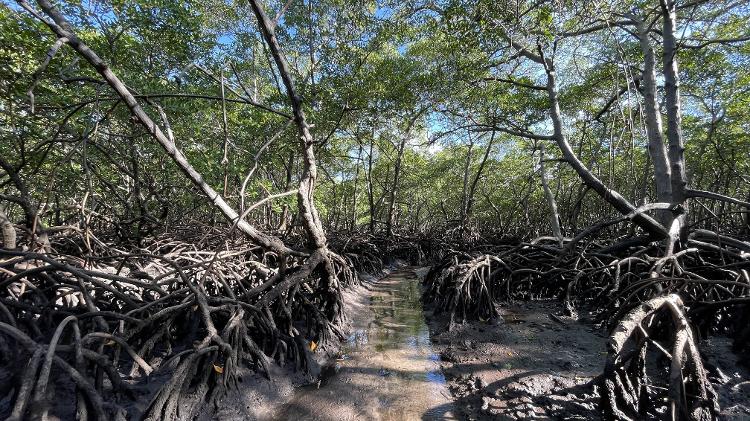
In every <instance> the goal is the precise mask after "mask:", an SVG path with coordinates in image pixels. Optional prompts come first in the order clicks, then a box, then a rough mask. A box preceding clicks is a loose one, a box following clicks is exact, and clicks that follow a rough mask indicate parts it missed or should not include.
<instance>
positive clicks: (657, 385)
mask: <svg viewBox="0 0 750 421" xmlns="http://www.w3.org/2000/svg"><path fill="white" fill-rule="evenodd" d="M684 310H685V308H684V305H683V303H682V300H681V299H680V297H679V296H678V295H676V294H670V295H666V296H661V297H656V298H653V299H651V300H649V301H647V302H645V303H643V304H642V305H640V306H639V307H637V308H635V309H634V310H632V311H631V312H630V313H628V314H627V315H626V316H625V317H624V318H623V319H622V320H620V321H619V322H618V324H617V326H616V327H615V329H614V330H613V332H612V336H611V338H610V340H609V342H608V357H607V365H606V368H605V372H604V376H603V398H602V406H603V408H602V409H603V411H604V414H605V416H606V417H607V418H608V419H617V420H636V419H644V418H649V417H660V416H662V415H661V414H665V413H666V414H668V418H669V419H672V420H680V419H685V420H711V419H715V418H716V415H717V413H718V411H719V404H718V401H717V397H716V393H715V392H714V390H713V387H712V386H711V383H710V382H709V381H708V379H707V378H706V372H705V370H704V368H703V364H702V361H701V357H700V353H699V352H698V348H697V346H696V342H695V338H694V335H693V331H692V329H691V327H690V324H689V323H688V320H687V318H686V317H685V311H684ZM668 343H671V344H672V347H671V348H669V347H668V346H667V344H668ZM665 360H666V361H669V364H668V367H669V368H668V373H665V372H664V371H663V367H661V362H662V361H665ZM665 402H666V404H665Z"/></svg>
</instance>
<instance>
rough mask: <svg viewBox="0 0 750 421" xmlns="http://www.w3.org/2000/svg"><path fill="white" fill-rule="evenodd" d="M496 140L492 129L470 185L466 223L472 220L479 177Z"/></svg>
mask: <svg viewBox="0 0 750 421" xmlns="http://www.w3.org/2000/svg"><path fill="white" fill-rule="evenodd" d="M494 141H495V131H494V130H493V131H492V134H491V135H490V140H489V142H487V148H486V149H485V150H484V156H483V157H482V162H480V163H479V168H477V172H476V174H474V180H473V181H472V182H471V185H470V186H469V194H468V197H467V200H466V215H465V217H466V220H465V222H464V223H465V224H468V223H469V222H470V221H471V212H472V210H473V209H474V201H475V200H474V195H475V194H476V192H477V185H478V184H479V179H480V178H481V177H482V172H484V166H485V164H487V159H488V158H489V156H490V151H491V150H492V143H493V142H494Z"/></svg>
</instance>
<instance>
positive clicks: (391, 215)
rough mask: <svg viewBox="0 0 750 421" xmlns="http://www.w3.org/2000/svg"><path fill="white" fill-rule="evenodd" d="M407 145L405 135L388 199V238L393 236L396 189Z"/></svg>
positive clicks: (400, 146)
mask: <svg viewBox="0 0 750 421" xmlns="http://www.w3.org/2000/svg"><path fill="white" fill-rule="evenodd" d="M405 147H406V137H403V138H402V139H401V141H400V142H399V144H398V155H397V156H396V166H395V167H394V169H393V184H392V186H393V187H392V188H391V192H390V197H389V201H388V220H387V221H386V228H387V230H386V234H387V236H388V238H391V237H393V225H394V224H395V220H394V219H395V212H394V211H395V209H396V191H397V190H398V183H399V177H400V175H401V159H402V158H403V156H404V148H405Z"/></svg>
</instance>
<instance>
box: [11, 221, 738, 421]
mask: <svg viewBox="0 0 750 421" xmlns="http://www.w3.org/2000/svg"><path fill="white" fill-rule="evenodd" d="M176 232H178V233H181V234H180V235H179V236H175V235H171V236H167V235H162V236H159V237H156V238H153V239H151V240H149V241H148V242H147V245H143V246H140V247H139V246H135V245H133V246H130V247H129V248H125V247H123V248H118V247H114V246H108V245H106V244H105V242H103V241H100V240H98V239H97V240H96V241H95V244H96V246H95V247H93V248H92V250H91V251H88V252H86V251H85V250H89V249H88V248H87V246H85V245H84V244H83V243H82V242H81V241H82V240H81V239H77V238H74V237H71V236H67V235H62V234H61V235H57V236H52V237H51V238H50V245H49V246H48V247H49V248H48V249H46V250H29V249H28V247H24V248H19V249H15V250H7V249H3V250H0V268H1V270H0V288H2V289H1V291H2V297H0V314H1V315H2V317H1V319H2V320H1V321H0V333H1V334H0V347H1V348H2V349H1V350H2V352H1V353H0V355H2V357H1V358H2V360H1V361H0V364H1V365H0V372H2V375H3V376H4V380H5V381H3V382H2V390H0V395H2V396H5V397H6V398H5V400H4V402H6V404H5V405H4V406H3V407H2V408H0V411H2V414H3V416H9V417H10V419H23V418H25V417H31V418H34V417H39V416H43V415H44V414H46V413H48V412H49V411H54V410H57V408H55V407H54V400H55V399H60V398H61V397H65V398H74V397H75V402H76V408H75V411H76V412H77V414H78V416H82V415H86V414H87V415H88V418H91V419H102V418H112V417H117V418H120V419H123V418H133V417H142V418H151V419H169V418H185V417H188V418H189V417H191V416H194V415H196V414H197V413H199V412H201V411H206V408H209V409H208V410H209V411H211V410H213V409H210V408H212V406H211V405H213V408H214V409H215V408H216V407H215V405H217V402H218V401H219V400H220V399H221V398H222V396H223V395H224V394H225V393H226V392H227V390H228V388H231V387H237V386H238V381H240V379H239V377H240V374H239V373H240V372H243V370H251V371H255V372H258V373H262V374H264V375H266V376H268V375H269V373H270V370H269V364H282V365H283V364H291V365H292V366H293V367H295V368H296V369H298V370H301V371H302V372H307V373H309V374H310V375H315V373H316V371H315V369H316V364H317V363H316V362H315V361H314V359H313V355H312V354H313V352H314V351H315V350H316V348H319V347H326V346H329V345H335V344H336V343H337V342H338V341H339V340H341V339H343V338H344V337H345V334H344V332H343V331H342V326H343V324H342V322H343V321H344V318H345V315H344V314H343V312H342V311H343V302H342V295H341V294H342V291H343V289H345V288H347V287H350V286H352V285H355V284H357V283H358V282H359V280H358V275H357V274H358V273H380V271H381V270H382V269H383V267H384V265H386V264H389V263H391V262H393V261H394V260H396V259H399V260H401V261H404V262H408V263H410V264H413V265H417V264H419V265H428V264H434V266H432V268H431V270H430V272H429V274H428V275H427V277H426V279H425V287H424V300H425V301H426V302H428V303H430V304H432V305H433V306H434V308H435V309H436V310H437V311H439V312H440V311H443V312H448V313H449V314H450V316H451V321H452V323H461V322H462V321H464V320H469V319H474V320H476V319H480V320H487V319H491V318H494V317H498V315H499V311H498V309H499V307H500V306H502V303H504V302H506V301H508V300H534V299H549V298H555V299H559V300H561V301H563V302H564V303H565V309H566V312H567V313H568V314H567V315H568V316H572V317H576V315H577V310H578V309H580V308H582V307H585V308H586V309H589V310H590V309H595V313H596V315H597V320H595V322H596V323H601V324H604V325H606V326H607V327H608V329H609V332H610V334H611V339H610V342H609V345H608V350H609V356H608V362H607V366H606V370H605V372H604V373H602V375H601V376H600V377H599V379H598V380H597V382H598V384H599V385H600V386H601V387H600V391H601V395H602V410H603V413H604V414H606V415H608V416H609V417H610V418H616V419H625V418H631V419H638V418H640V417H642V416H645V415H650V416H659V414H663V413H665V412H669V413H673V414H676V415H675V416H676V418H680V417H682V416H684V417H686V419H710V418H712V417H714V416H715V414H716V408H717V402H716V395H715V393H714V392H713V389H712V388H711V384H710V383H709V382H708V381H707V380H706V374H705V369H704V368H703V366H702V363H701V358H700V353H699V352H698V349H697V347H696V346H697V342H698V340H699V338H703V337H707V336H709V335H713V334H730V335H733V336H734V337H735V347H736V349H737V351H738V352H743V351H746V350H747V347H748V342H749V341H748V339H749V338H750V334H749V333H750V331H749V330H748V328H747V320H748V317H749V316H750V315H749V312H748V305H747V304H748V303H749V302H750V291H749V290H750V280H748V275H747V273H748V272H747V271H748V266H750V262H749V261H748V259H747V253H748V252H750V245H748V244H747V243H746V242H743V241H740V240H736V239H732V238H730V237H726V236H723V235H718V234H715V233H712V232H710V231H707V230H694V231H692V232H691V233H690V234H689V236H688V237H687V241H686V242H685V244H684V245H685V247H684V248H683V249H681V250H680V251H677V252H675V253H673V254H672V255H669V256H664V255H663V252H662V248H661V247H660V244H659V243H658V242H654V243H647V244H645V245H640V246H628V247H619V246H618V247H616V249H617V250H615V248H613V247H612V244H610V243H608V242H598V241H589V242H579V243H577V244H573V243H571V242H570V241H566V242H565V243H564V244H563V245H562V247H560V244H559V243H558V242H557V241H556V240H555V239H550V238H539V239H536V240H532V241H519V240H517V239H511V238H504V237H501V236H498V237H489V238H485V237H480V236H476V235H475V236H469V237H467V236H457V235H453V234H452V233H450V232H449V233H448V235H444V236H431V237H428V236H407V235H405V236H394V237H393V238H391V239H388V238H386V237H382V236H373V235H369V234H364V233H338V234H334V235H330V243H329V247H330V250H332V251H331V252H330V253H331V257H332V259H331V260H332V261H333V262H334V265H333V266H334V270H335V279H336V280H338V284H336V285H331V284H330V277H328V276H326V275H325V270H326V269H325V266H323V265H319V266H318V267H315V268H313V270H312V271H311V272H308V271H305V270H303V269H304V268H303V266H304V265H309V264H310V263H309V259H303V258H291V257H287V258H286V261H284V262H282V261H281V260H280V259H279V257H278V255H276V254H275V253H273V252H268V251H264V250H263V249H261V248H259V247H257V246H254V245H252V244H251V243H249V242H247V241H246V240H245V239H243V238H241V237H238V236H237V235H234V234H233V233H232V232H231V231H225V230H220V229H216V228H210V227H208V226H206V227H203V228H202V229H201V230H195V229H191V230H187V229H186V230H177V231H176ZM197 232H200V234H195V233H197ZM188 233H194V234H188ZM467 238H468V239H467ZM456 239H458V241H456ZM467 250H468V251H467ZM298 272H299V273H310V275H307V276H306V277H305V278H304V279H296V278H295V274H296V273H298ZM673 356H678V358H674V357H673ZM241 369H242V370H241ZM159 378H161V379H163V381H161V383H159V387H158V388H156V389H155V390H154V389H146V388H145V387H144V385H146V384H148V383H149V382H152V381H153V380H151V379H159ZM61 384H68V385H69V386H70V387H68V388H65V387H60V385H61ZM54 385H57V386H54ZM68 394H69V395H71V396H66V395H68ZM137 400H148V401H149V402H150V403H149V405H148V406H147V409H146V410H145V412H142V413H141V412H139V410H138V409H135V407H134V406H133V405H132V403H133V402H135V401H137ZM205 403H208V404H209V406H206V405H205ZM670 405H671V406H670ZM82 418H86V417H85V416H83V417H82Z"/></svg>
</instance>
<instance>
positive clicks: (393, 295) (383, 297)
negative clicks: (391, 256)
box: [269, 270, 456, 421]
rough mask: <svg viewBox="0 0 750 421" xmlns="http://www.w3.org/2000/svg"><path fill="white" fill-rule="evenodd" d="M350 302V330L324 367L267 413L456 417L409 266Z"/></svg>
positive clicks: (332, 416) (379, 417)
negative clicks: (315, 379) (312, 380)
mask: <svg viewBox="0 0 750 421" xmlns="http://www.w3.org/2000/svg"><path fill="white" fill-rule="evenodd" d="M364 288H366V289H367V290H368V291H369V294H359V299H358V300H357V301H356V302H353V303H349V305H350V308H349V309H348V311H347V312H348V314H349V315H350V317H351V318H352V324H351V335H350V337H349V339H348V340H347V342H346V343H345V344H344V345H343V346H342V348H341V349H340V351H339V353H338V355H337V356H335V358H334V359H333V361H331V362H330V363H329V364H328V365H327V366H325V367H324V368H323V370H322V375H321V379H320V381H319V383H316V384H312V385H308V386H305V387H303V388H300V389H298V390H297V392H296V393H295V394H294V396H293V397H292V399H291V400H290V401H289V402H288V403H287V404H285V405H283V406H281V407H280V408H278V409H277V410H276V411H274V413H273V414H272V416H271V417H270V418H269V419H290V420H291V419H300V420H301V419H304V420H393V421H397V420H398V421H401V420H404V421H405V420H421V419H424V420H441V419H456V418H454V416H453V404H452V398H451V395H450V392H449V391H448V388H447V384H446V380H445V377H444V376H443V374H442V372H441V370H440V365H439V362H438V360H439V356H438V354H437V353H436V352H435V350H434V349H433V347H432V343H431V341H430V336H429V329H428V327H427V325H426V323H425V318H424V312H423V309H422V304H421V302H420V296H421V287H420V284H419V280H418V279H417V277H416V276H415V275H414V273H413V272H412V271H409V270H400V271H397V272H394V273H392V274H390V275H388V276H387V277H385V278H383V279H380V280H378V281H374V282H370V283H365V284H364Z"/></svg>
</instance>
